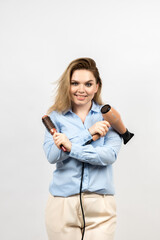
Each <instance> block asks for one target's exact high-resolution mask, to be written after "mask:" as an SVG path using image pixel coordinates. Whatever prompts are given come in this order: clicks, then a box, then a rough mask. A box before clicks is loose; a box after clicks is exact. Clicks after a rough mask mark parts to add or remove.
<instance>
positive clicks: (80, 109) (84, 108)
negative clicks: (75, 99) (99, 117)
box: [72, 102, 92, 115]
mask: <svg viewBox="0 0 160 240" xmlns="http://www.w3.org/2000/svg"><path fill="white" fill-rule="evenodd" d="M91 107H92V102H88V103H87V104H86V105H73V106H72V111H73V112H74V113H76V114H77V113H83V114H86V115H87V114H88V112H89V111H90V109H91Z"/></svg>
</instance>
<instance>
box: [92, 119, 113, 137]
mask: <svg viewBox="0 0 160 240" xmlns="http://www.w3.org/2000/svg"><path fill="white" fill-rule="evenodd" d="M109 127H110V124H109V122H107V121H105V120H104V121H99V122H96V123H95V124H94V125H93V126H92V127H90V128H89V129H88V130H89V132H90V134H91V135H92V136H93V135H95V134H96V133H98V134H99V135H100V136H101V137H104V136H105V135H106V133H107V132H108V130H109Z"/></svg>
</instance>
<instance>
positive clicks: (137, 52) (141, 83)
mask: <svg viewBox="0 0 160 240" xmlns="http://www.w3.org/2000/svg"><path fill="white" fill-rule="evenodd" d="M159 13H160V2H159V1H158V0H157V1H155V0H134V1H128V0H126V1H125V0H112V1H109V0H99V1H98V0H81V1H76V0H52V1H51V0H50V1H49V0H48V1H44V0H27V1H23V0H19V1H18V0H13V1H12V0H0V34H1V36H0V83H1V84H0V97H1V101H0V111H1V131H0V138H1V142H0V149H1V150H0V153H1V157H0V226H1V230H0V239H3V240H10V239H11V240H21V239H23V240H47V235H46V230H45V224H44V211H45V206H46V201H47V198H48V188H49V183H50V181H51V178H52V172H53V170H54V169H55V166H54V165H51V164H49V163H48V161H47V159H46V157H45V155H44V152H43V148H42V145H43V139H44V131H45V129H44V126H43V125H42V122H41V117H42V116H43V115H44V114H45V113H46V111H47V109H48V108H49V107H50V105H51V104H52V102H53V97H52V95H53V90H54V85H53V84H52V83H53V82H54V81H56V80H57V79H58V78H59V77H60V76H61V74H62V73H63V72H64V70H65V69H66V67H67V66H68V64H69V63H70V62H71V61H72V60H74V59H76V58H79V57H91V58H93V59H94V60H95V61H96V63H97V67H98V69H99V72H100V76H101V78H102V80H103V91H102V98H103V101H104V102H106V103H109V104H110V105H112V106H114V107H116V109H117V110H118V111H119V112H120V114H121V117H122V119H123V122H124V123H125V125H126V126H127V128H128V129H129V130H130V131H131V132H134V133H135V136H134V138H133V139H132V140H131V141H130V142H129V143H128V144H127V145H122V148H121V150H120V153H119V155H118V159H117V161H116V163H115V164H114V184H115V189H116V195H115V196H116V201H117V214H118V221H117V230H116V237H115V240H135V239H136V240H142V239H145V240H150V239H156V240H157V239H160V229H159V215H160V191H159V190H160V154H159V149H160V144H159V135H160V127H159V121H160V111H159V102H160V97H159V81H160V71H159V66H160V44H159V43H160V14H159ZM86 240H87V239H86Z"/></svg>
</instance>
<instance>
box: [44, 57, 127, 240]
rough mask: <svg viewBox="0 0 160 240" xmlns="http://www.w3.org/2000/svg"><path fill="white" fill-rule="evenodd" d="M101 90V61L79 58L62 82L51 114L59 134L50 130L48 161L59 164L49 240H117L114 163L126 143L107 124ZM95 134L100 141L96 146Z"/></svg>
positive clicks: (50, 203)
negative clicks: (115, 232) (103, 113)
mask: <svg viewBox="0 0 160 240" xmlns="http://www.w3.org/2000/svg"><path fill="white" fill-rule="evenodd" d="M101 87H102V81H101V78H100V76H99V72H98V69H97V67H96V63H95V61H94V60H93V59H91V58H79V59H76V60H74V61H72V62H71V63H70V64H69V66H68V67H67V69H66V70H65V72H64V73H63V75H62V76H61V78H60V79H59V82H58V91H57V95H56V98H55V102H54V104H53V106H51V108H50V109H49V111H48V113H49V115H50V118H51V120H52V121H53V123H54V125H55V126H56V129H57V132H55V133H54V135H53V136H52V135H51V134H50V133H49V132H47V131H46V134H45V140H44V145H43V147H44V151H45V154H46V157H47V159H48V161H49V162H50V163H52V164H54V163H56V170H55V171H54V174H53V179H52V182H51V184H50V188H49V190H50V196H49V199H48V203H47V207H46V215H45V219H46V229H47V233H48V238H49V240H54V239H56V240H63V239H64V240H80V239H83V237H84V233H85V238H86V239H92V240H97V238H99V239H101V240H106V239H108V240H113V236H114V231H115V224H116V206H115V198H114V186H113V176H112V164H113V163H114V162H115V160H116V158H117V154H118V152H119V150H120V147H121V142H122V140H121V137H120V136H119V135H118V133H117V132H115V131H114V130H113V129H112V128H111V127H110V124H109V123H108V122H107V121H105V120H104V119H103V115H102V113H101V107H102V101H101V96H100V93H101ZM95 134H98V135H99V136H100V138H99V139H98V140H96V141H94V142H92V138H93V136H95ZM88 143H90V144H88ZM61 145H63V146H64V147H65V149H66V150H67V151H66V152H63V151H62V149H61ZM83 207H84V210H83ZM85 221H86V225H85ZM85 226H86V229H85Z"/></svg>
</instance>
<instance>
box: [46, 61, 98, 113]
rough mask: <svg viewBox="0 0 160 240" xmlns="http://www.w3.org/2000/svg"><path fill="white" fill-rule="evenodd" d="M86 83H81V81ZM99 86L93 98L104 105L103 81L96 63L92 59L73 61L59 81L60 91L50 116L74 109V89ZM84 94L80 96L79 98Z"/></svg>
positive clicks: (51, 108) (50, 110) (50, 109)
mask: <svg viewBox="0 0 160 240" xmlns="http://www.w3.org/2000/svg"><path fill="white" fill-rule="evenodd" d="M82 80H83V81H85V82H81V81H82ZM81 83H83V84H81ZM95 84H96V85H97V87H98V89H97V91H96V92H95V94H94V96H93V100H94V101H95V102H96V103H98V104H100V105H102V100H101V96H100V94H101V88H102V80H101V78H100V75H99V71H98V68H97V67H96V63H95V61H94V60H93V59H91V58H78V59H75V60H73V61H72V62H71V63H70V64H69V66H68V67H67V69H66V70H65V71H64V73H63V74H62V76H61V77H60V79H59V81H58V89H57V94H56V97H55V102H54V104H53V105H52V106H51V107H50V108H49V109H48V112H47V113H48V114H50V113H51V112H52V111H54V110H56V111H58V112H64V111H66V110H68V109H69V108H71V107H72V101H71V94H70V93H71V89H73V86H74V87H76V86H77V87H78V86H80V87H82V85H84V86H86V87H88V88H89V87H92V86H91V85H94V86H95ZM80 95H82V96H84V94H79V96H80Z"/></svg>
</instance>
